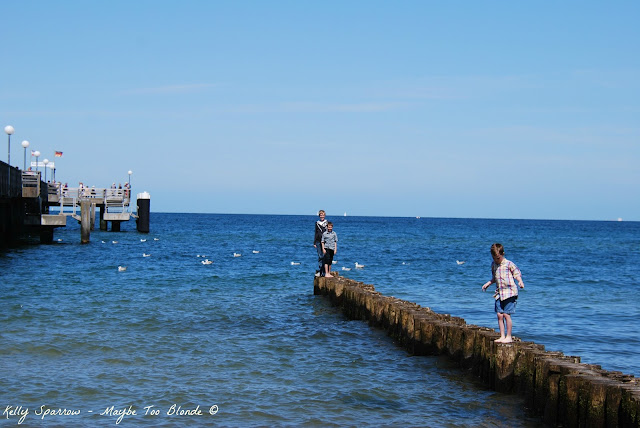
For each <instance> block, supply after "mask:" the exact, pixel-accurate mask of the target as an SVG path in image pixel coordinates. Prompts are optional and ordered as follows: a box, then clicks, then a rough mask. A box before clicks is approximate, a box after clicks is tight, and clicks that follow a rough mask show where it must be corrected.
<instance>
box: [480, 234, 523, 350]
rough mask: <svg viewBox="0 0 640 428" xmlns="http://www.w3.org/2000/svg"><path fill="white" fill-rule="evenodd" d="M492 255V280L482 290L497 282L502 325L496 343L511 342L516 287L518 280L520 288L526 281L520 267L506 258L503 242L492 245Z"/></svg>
mask: <svg viewBox="0 0 640 428" xmlns="http://www.w3.org/2000/svg"><path fill="white" fill-rule="evenodd" d="M491 257H493V263H491V274H492V277H491V281H487V282H486V283H485V284H484V285H483V286H482V291H485V290H486V289H487V287H489V286H490V285H491V284H493V283H494V282H495V284H496V292H495V294H494V296H493V297H494V298H495V311H496V314H498V327H500V338H498V339H496V340H495V342H496V343H511V342H513V339H512V338H511V329H512V327H513V322H512V321H511V315H512V314H514V313H515V312H516V303H517V299H518V287H516V281H518V285H520V288H524V282H522V274H521V273H520V269H518V266H516V265H515V264H514V263H513V262H511V261H509V260H507V259H505V257H504V247H503V246H502V244H498V243H495V244H493V245H492V246H491Z"/></svg>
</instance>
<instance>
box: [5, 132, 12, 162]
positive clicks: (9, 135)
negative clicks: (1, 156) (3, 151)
mask: <svg viewBox="0 0 640 428" xmlns="http://www.w3.org/2000/svg"><path fill="white" fill-rule="evenodd" d="M4 132H6V133H7V135H8V137H9V141H8V142H7V163H8V164H9V165H11V134H13V132H14V129H13V126H11V125H7V126H5V127H4Z"/></svg>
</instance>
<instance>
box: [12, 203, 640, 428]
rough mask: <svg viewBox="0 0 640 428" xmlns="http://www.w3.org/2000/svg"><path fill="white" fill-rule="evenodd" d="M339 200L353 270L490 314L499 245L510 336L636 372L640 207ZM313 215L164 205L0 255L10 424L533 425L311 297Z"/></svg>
mask: <svg viewBox="0 0 640 428" xmlns="http://www.w3.org/2000/svg"><path fill="white" fill-rule="evenodd" d="M328 217H329V219H330V220H332V221H333V222H334V230H335V231H336V232H337V234H338V252H337V254H336V257H335V260H336V263H335V264H334V265H333V269H334V270H336V271H339V272H340V274H341V275H343V276H345V277H349V278H352V279H355V280H358V281H363V282H366V283H370V284H373V285H374V286H375V287H376V289H377V290H378V291H380V292H382V293H383V294H385V295H392V296H395V297H398V298H402V299H405V300H409V301H413V302H416V303H418V304H420V305H422V306H427V307H430V308H432V309H433V310H434V311H436V312H440V313H449V314H452V315H455V316H459V317H462V318H464V319H465V320H466V321H467V322H468V323H473V324H477V325H484V326H489V327H494V328H495V327H497V321H496V318H495V314H494V312H493V299H492V294H493V293H492V292H490V291H488V292H485V293H483V292H482V291H481V286H482V284H483V283H484V282H486V281H487V280H489V279H490V276H491V271H490V264H491V256H490V254H489V247H490V245H491V244H492V243H493V242H501V243H502V244H503V245H504V246H505V250H506V257H507V258H508V259H510V260H512V261H513V262H514V263H516V264H517V265H518V267H519V268H520V269H521V271H522V273H523V278H524V282H525V286H526V287H525V289H524V290H522V291H521V294H520V298H519V300H518V307H517V313H516V315H514V318H513V319H514V335H516V336H518V337H520V338H521V339H523V340H528V341H535V342H537V343H540V344H544V345H545V346H546V349H547V350H554V351H562V352H564V353H565V354H567V355H578V356H580V357H582V361H583V362H587V363H593V364H601V365H602V367H603V368H605V369H608V370H619V371H622V372H624V373H627V374H633V375H636V376H637V375H640V360H639V359H638V358H637V354H638V351H640V339H639V338H638V334H637V332H638V331H640V297H639V296H638V292H637V291H638V284H637V278H638V277H640V269H639V267H638V262H639V261H640V223H637V222H580V221H537V220H481V219H440V218H378V217H343V216H340V217H331V216H328ZM315 220H316V218H315V217H313V216H276V215H219V214H164V213H152V215H151V233H149V234H140V233H138V232H136V231H135V223H133V222H131V224H123V228H122V231H121V232H105V231H99V230H96V231H93V232H92V234H91V242H90V243H89V244H86V245H81V244H80V230H79V227H78V225H77V224H71V223H72V222H70V224H69V225H68V226H67V227H66V228H61V229H57V230H56V232H55V238H54V243H53V244H51V245H23V246H20V247H18V248H14V249H10V250H6V251H4V252H3V253H0V272H1V274H0V275H1V278H2V279H1V282H0V308H1V309H0V344H1V345H0V370H2V376H0V412H2V414H0V425H5V424H6V425H7V426H13V425H18V424H20V425H21V426H80V427H93V426H116V425H117V426H133V427H137V426H153V427H157V426H167V427H169V426H221V427H224V426H230V427H232V426H318V427H325V426H336V427H337V426H341V427H342V426H354V427H355V426H358V427H360V426H376V427H377V426H416V427H418V426H451V427H471V426H473V427H476V426H510V427H512V426H514V427H534V426H540V425H541V423H540V419H539V418H538V417H537V416H535V415H531V414H529V413H528V411H527V409H526V408H525V406H524V402H523V400H522V398H521V397H519V396H514V395H505V394H498V393H495V392H493V391H491V390H489V389H488V388H486V387H485V386H484V385H482V384H481V383H479V382H478V381H477V379H474V378H473V377H472V376H471V375H470V374H469V373H467V372H465V371H462V370H460V369H458V368H456V367H455V365H453V364H452V363H450V362H449V361H447V359H446V358H439V357H414V356H411V355H410V354H408V353H407V352H406V351H404V350H403V349H402V348H400V347H398V346H397V345H396V344H395V343H393V341H392V340H391V339H390V338H389V337H387V336H386V334H385V333H384V332H382V331H379V330H376V329H374V328H371V327H369V326H368V324H367V323H365V322H362V321H350V320H347V319H345V318H344V316H343V315H342V314H341V313H340V311H339V310H338V309H336V308H334V307H332V306H331V305H330V304H329V302H328V301H327V299H325V298H323V297H320V296H314V295H313V275H314V272H315V268H316V258H317V256H316V250H315V249H314V248H313V242H312V241H313V227H314V222H315ZM234 253H236V254H240V256H237V257H234ZM145 254H146V255H148V256H147V257H145V256H144V255H145ZM204 260H211V261H213V263H211V264H203V263H202V261H204ZM456 261H458V262H464V263H462V264H459V263H457V262H456ZM292 262H293V264H292ZM356 262H358V263H360V264H364V265H365V267H364V268H363V269H355V268H354V267H355V263H356ZM298 263H299V264H298ZM118 266H122V267H126V271H123V272H121V271H119V269H118ZM343 268H344V269H345V270H343ZM346 269H350V270H346Z"/></svg>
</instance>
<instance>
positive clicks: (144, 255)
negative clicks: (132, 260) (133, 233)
mask: <svg viewBox="0 0 640 428" xmlns="http://www.w3.org/2000/svg"><path fill="white" fill-rule="evenodd" d="M149 256H151V254H147V253H142V257H149Z"/></svg>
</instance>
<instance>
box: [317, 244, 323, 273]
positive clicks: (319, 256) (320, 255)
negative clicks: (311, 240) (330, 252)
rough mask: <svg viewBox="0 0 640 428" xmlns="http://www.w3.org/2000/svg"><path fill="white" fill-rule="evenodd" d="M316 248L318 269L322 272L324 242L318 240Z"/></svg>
mask: <svg viewBox="0 0 640 428" xmlns="http://www.w3.org/2000/svg"><path fill="white" fill-rule="evenodd" d="M316 250H318V269H319V270H320V272H322V259H323V258H324V254H322V244H321V243H320V242H316Z"/></svg>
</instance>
